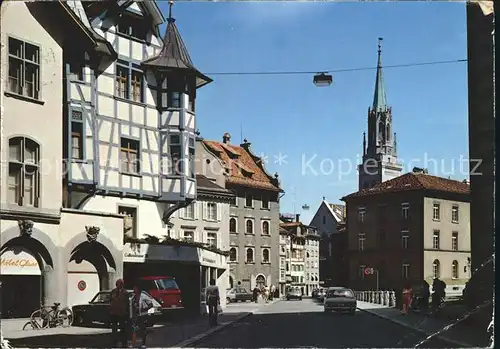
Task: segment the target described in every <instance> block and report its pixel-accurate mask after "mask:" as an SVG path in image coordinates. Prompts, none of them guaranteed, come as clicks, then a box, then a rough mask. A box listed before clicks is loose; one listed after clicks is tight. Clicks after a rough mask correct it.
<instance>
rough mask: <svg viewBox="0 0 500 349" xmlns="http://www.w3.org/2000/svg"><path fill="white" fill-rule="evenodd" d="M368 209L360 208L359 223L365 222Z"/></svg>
mask: <svg viewBox="0 0 500 349" xmlns="http://www.w3.org/2000/svg"><path fill="white" fill-rule="evenodd" d="M365 216H366V209H365V208H364V207H360V208H358V221H360V222H361V223H362V222H364V221H365Z"/></svg>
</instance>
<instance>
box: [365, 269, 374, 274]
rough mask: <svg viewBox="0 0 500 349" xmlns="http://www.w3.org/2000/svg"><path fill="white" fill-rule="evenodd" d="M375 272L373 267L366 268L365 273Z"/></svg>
mask: <svg viewBox="0 0 500 349" xmlns="http://www.w3.org/2000/svg"><path fill="white" fill-rule="evenodd" d="M372 274H373V268H365V275H372Z"/></svg>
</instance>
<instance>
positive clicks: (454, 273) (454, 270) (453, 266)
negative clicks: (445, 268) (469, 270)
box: [451, 261, 458, 279]
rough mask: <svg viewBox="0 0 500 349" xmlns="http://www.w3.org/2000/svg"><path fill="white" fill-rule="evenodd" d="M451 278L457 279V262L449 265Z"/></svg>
mask: <svg viewBox="0 0 500 349" xmlns="http://www.w3.org/2000/svg"><path fill="white" fill-rule="evenodd" d="M451 278H452V279H458V261H453V262H452V263H451Z"/></svg>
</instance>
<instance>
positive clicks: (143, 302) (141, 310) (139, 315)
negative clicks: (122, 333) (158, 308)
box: [129, 286, 153, 348]
mask: <svg viewBox="0 0 500 349" xmlns="http://www.w3.org/2000/svg"><path fill="white" fill-rule="evenodd" d="M152 307H153V303H152V302H151V301H150V300H149V299H148V298H147V296H146V295H145V294H144V293H142V291H141V290H140V289H139V287H138V286H135V287H134V295H133V296H132V301H131V302H130V310H129V313H130V324H131V330H132V346H133V347H135V344H136V342H137V334H139V336H140V337H141V340H142V345H141V348H146V336H147V320H148V319H147V317H148V310H149V309H151V308H152Z"/></svg>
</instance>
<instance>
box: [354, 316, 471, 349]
mask: <svg viewBox="0 0 500 349" xmlns="http://www.w3.org/2000/svg"><path fill="white" fill-rule="evenodd" d="M357 309H358V310H360V311H364V312H367V313H369V314H371V315H374V316H377V317H379V318H381V319H384V320H387V321H390V322H392V323H395V324H398V325H400V326H403V327H406V328H408V329H410V330H412V331H415V332H418V333H421V334H423V335H425V336H430V335H432V334H433V333H429V332H427V331H424V330H422V329H419V328H415V327H413V326H412V325H409V324H407V323H405V322H403V321H399V320H396V319H392V318H390V317H388V316H384V315H380V314H377V313H376V312H374V311H371V310H369V309H361V308H357ZM435 338H437V339H439V340H442V341H444V342H447V343H450V344H453V345H454V346H458V347H461V348H463V347H465V348H476V347H477V346H476V345H471V344H468V343H464V342H462V341H457V340H455V339H451V338H448V337H446V336H443V335H438V336H436V337H435Z"/></svg>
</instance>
